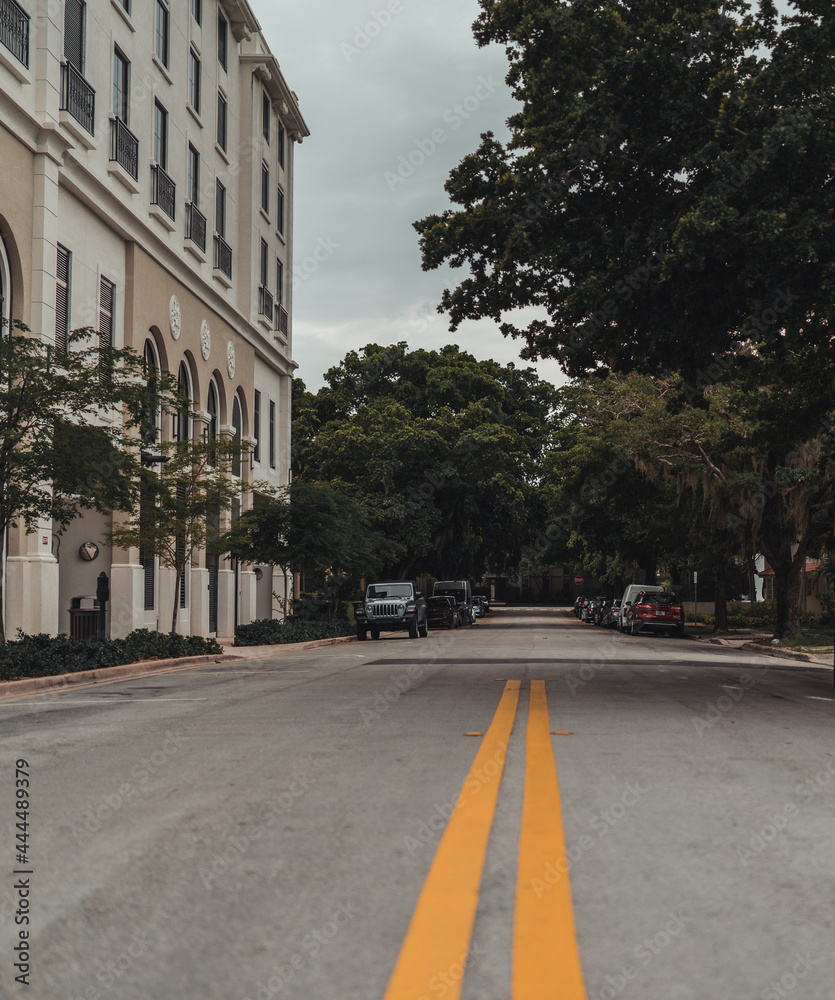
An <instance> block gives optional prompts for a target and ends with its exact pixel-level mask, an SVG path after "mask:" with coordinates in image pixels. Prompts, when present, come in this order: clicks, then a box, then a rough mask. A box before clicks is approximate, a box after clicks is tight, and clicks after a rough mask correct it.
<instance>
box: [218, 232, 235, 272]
mask: <svg viewBox="0 0 835 1000" xmlns="http://www.w3.org/2000/svg"><path fill="white" fill-rule="evenodd" d="M215 269H216V270H218V271H220V272H221V274H225V275H226V277H227V278H228V279H229V280H230V281H231V280H232V247H230V246H229V244H228V243H227V242H226V240H225V239H224V238H223V237H222V236H218V235H217V234H215Z"/></svg>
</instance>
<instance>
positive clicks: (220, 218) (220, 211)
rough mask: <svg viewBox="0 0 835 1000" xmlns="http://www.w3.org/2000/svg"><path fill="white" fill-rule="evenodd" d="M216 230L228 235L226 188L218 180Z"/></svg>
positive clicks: (216, 185)
mask: <svg viewBox="0 0 835 1000" xmlns="http://www.w3.org/2000/svg"><path fill="white" fill-rule="evenodd" d="M215 232H216V233H217V234H218V236H221V237H223V236H226V188H225V187H224V186H223V184H221V183H220V181H218V180H216V181H215Z"/></svg>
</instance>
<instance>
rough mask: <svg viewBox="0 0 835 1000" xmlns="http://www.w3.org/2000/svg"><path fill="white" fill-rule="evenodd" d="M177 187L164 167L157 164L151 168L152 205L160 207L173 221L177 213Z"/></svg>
mask: <svg viewBox="0 0 835 1000" xmlns="http://www.w3.org/2000/svg"><path fill="white" fill-rule="evenodd" d="M176 194H177V185H176V184H175V183H174V181H172V180H171V178H170V177H169V176H168V174H167V173H166V172H165V171H164V170H163V169H162V167H161V166H160V165H159V164H158V163H156V164H154V165H153V166H152V167H151V204H152V205H158V206H159V207H160V208H161V209H162V210H163V212H165V214H166V215H167V216H168V218H169V219H171V220H172V221H173V219H174V216H175V214H176V212H177V199H176Z"/></svg>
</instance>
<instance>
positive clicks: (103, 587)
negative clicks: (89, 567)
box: [96, 571, 110, 639]
mask: <svg viewBox="0 0 835 1000" xmlns="http://www.w3.org/2000/svg"><path fill="white" fill-rule="evenodd" d="M96 600H97V601H98V602H99V639H106V638H107V602H108V601H109V600H110V580H109V579H108V577H107V573H105V572H104V571H102V572H101V573H99V575H98V582H97V585H96Z"/></svg>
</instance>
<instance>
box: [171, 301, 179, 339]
mask: <svg viewBox="0 0 835 1000" xmlns="http://www.w3.org/2000/svg"><path fill="white" fill-rule="evenodd" d="M168 323H169V325H170V327H171V336H172V337H173V338H174V339H175V340H177V339H178V338H179V336H180V300H179V299H178V298H177V296H176V295H172V296H171V302H170V303H169V305H168Z"/></svg>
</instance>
